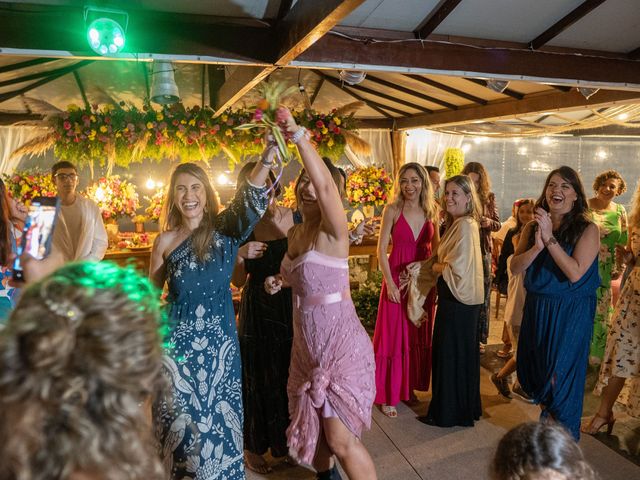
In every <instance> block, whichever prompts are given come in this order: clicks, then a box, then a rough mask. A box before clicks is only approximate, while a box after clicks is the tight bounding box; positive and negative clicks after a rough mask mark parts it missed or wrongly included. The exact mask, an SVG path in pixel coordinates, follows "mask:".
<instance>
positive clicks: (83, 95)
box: [73, 70, 90, 110]
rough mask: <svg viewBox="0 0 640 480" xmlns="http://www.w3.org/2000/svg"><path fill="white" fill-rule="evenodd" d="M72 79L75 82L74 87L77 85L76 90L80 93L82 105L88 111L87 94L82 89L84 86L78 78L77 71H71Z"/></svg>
mask: <svg viewBox="0 0 640 480" xmlns="http://www.w3.org/2000/svg"><path fill="white" fill-rule="evenodd" d="M73 78H75V80H76V85H78V90H79V91H80V95H81V96H82V103H84V108H86V109H87V110H88V109H89V106H90V105H89V99H88V98H87V92H86V91H85V89H84V85H83V84H82V79H81V78H80V74H79V73H78V71H77V70H74V71H73Z"/></svg>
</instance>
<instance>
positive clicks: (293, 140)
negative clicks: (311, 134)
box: [289, 127, 307, 145]
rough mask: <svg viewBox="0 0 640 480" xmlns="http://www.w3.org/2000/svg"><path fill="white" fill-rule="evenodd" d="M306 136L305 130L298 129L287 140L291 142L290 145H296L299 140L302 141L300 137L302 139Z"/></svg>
mask: <svg viewBox="0 0 640 480" xmlns="http://www.w3.org/2000/svg"><path fill="white" fill-rule="evenodd" d="M306 134H307V129H306V128H304V127H300V128H299V129H298V130H296V132H295V133H294V134H293V135H291V138H290V139H289V140H291V143H293V144H296V145H297V144H298V142H299V141H300V140H302V137H304V136H305V135H306Z"/></svg>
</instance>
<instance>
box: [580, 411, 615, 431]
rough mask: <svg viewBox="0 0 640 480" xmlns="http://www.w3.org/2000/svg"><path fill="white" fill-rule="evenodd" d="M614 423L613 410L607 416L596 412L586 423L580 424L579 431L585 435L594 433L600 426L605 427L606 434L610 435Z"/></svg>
mask: <svg viewBox="0 0 640 480" xmlns="http://www.w3.org/2000/svg"><path fill="white" fill-rule="evenodd" d="M615 423H616V419H615V418H614V417H613V412H611V413H610V414H609V418H605V417H601V416H600V415H598V414H597V413H596V414H595V415H594V416H593V417H592V418H591V421H590V422H589V423H588V424H585V425H582V426H581V427H580V431H581V432H582V433H586V434H587V435H595V434H596V433H598V432H599V431H600V430H602V427H604V426H606V427H607V435H611V432H612V431H613V425H614V424H615Z"/></svg>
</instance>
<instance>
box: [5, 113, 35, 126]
mask: <svg viewBox="0 0 640 480" xmlns="http://www.w3.org/2000/svg"><path fill="white" fill-rule="evenodd" d="M43 119H44V115H40V114H37V113H6V112H0V125H13V124H15V123H18V122H35V121H40V120H43Z"/></svg>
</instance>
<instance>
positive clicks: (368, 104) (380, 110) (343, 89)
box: [312, 70, 393, 118]
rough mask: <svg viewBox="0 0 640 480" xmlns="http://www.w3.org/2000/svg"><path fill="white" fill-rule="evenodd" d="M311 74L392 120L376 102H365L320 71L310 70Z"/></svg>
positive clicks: (364, 99)
mask: <svg viewBox="0 0 640 480" xmlns="http://www.w3.org/2000/svg"><path fill="white" fill-rule="evenodd" d="M312 72H313V73H315V74H316V75H318V76H319V77H320V78H322V79H323V80H325V81H326V82H329V83H330V84H331V85H333V86H334V87H337V88H339V89H340V90H342V91H344V92H346V93H347V94H349V95H351V96H352V97H353V98H355V99H356V100H358V101H360V102H363V103H364V104H365V105H367V106H368V107H369V108H371V109H373V110H375V111H376V112H378V113H379V114H381V115H384V116H385V117H387V118H393V115H389V113H387V112H386V111H385V110H383V109H384V108H387V107H386V106H385V105H380V104H379V103H376V102H374V101H372V100H367V99H366V98H363V97H361V96H360V95H358V94H357V93H355V92H353V91H351V90H348V89H346V88H344V87H343V85H342V84H341V83H340V81H338V80H336V79H335V78H333V77H330V76H328V75H327V74H325V73H324V72H322V71H320V70H312ZM389 111H391V110H389Z"/></svg>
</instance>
